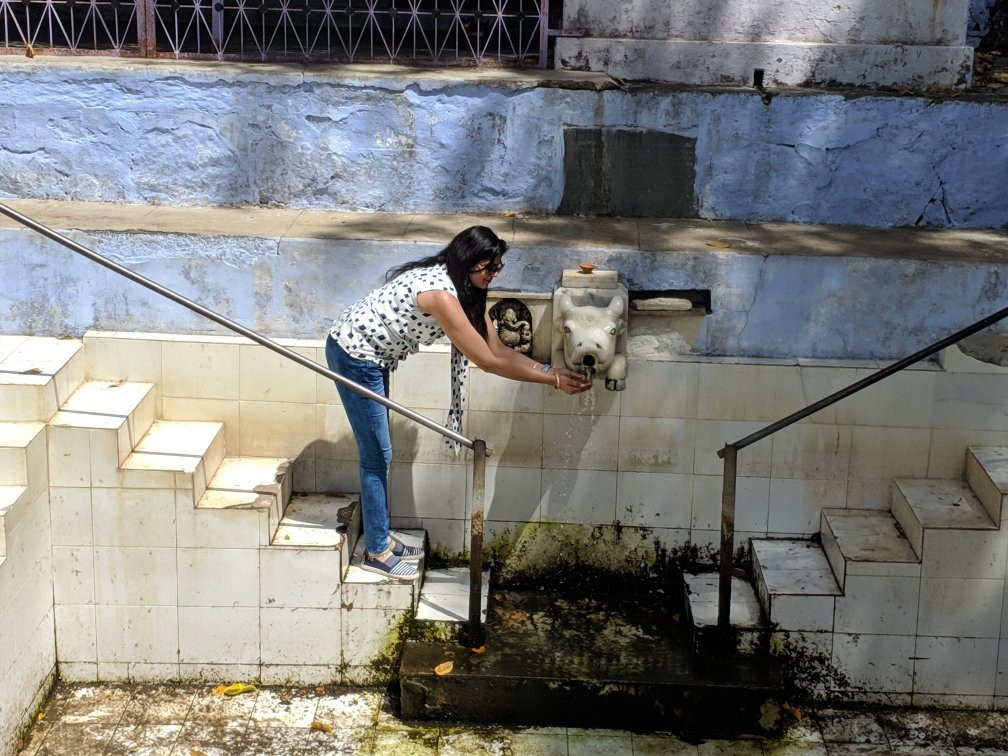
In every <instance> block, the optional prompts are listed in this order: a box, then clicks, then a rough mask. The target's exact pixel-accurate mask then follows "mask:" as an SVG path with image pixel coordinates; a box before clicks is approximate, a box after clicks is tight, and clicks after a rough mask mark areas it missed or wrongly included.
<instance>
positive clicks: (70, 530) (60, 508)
mask: <svg viewBox="0 0 1008 756" xmlns="http://www.w3.org/2000/svg"><path fill="white" fill-rule="evenodd" d="M49 509H50V511H51V512H52V540H53V545H54V546H89V545H91V544H92V543H93V542H94V541H93V538H92V536H91V489H90V488H60V487H56V486H54V487H51V488H50V489H49Z"/></svg>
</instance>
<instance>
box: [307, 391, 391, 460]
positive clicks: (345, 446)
mask: <svg viewBox="0 0 1008 756" xmlns="http://www.w3.org/2000/svg"><path fill="white" fill-rule="evenodd" d="M317 436H318V440H317V441H316V442H315V457H316V458H317V459H339V460H354V461H356V460H357V459H358V453H357V441H356V440H355V439H354V434H353V430H352V429H351V428H350V421H349V420H348V419H347V415H346V411H345V410H344V409H343V405H341V404H320V405H319V406H318V433H317ZM394 445H395V444H394V443H393V447H394Z"/></svg>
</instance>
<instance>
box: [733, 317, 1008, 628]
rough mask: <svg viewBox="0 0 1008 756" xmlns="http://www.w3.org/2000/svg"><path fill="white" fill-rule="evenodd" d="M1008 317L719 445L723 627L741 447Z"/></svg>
mask: <svg viewBox="0 0 1008 756" xmlns="http://www.w3.org/2000/svg"><path fill="white" fill-rule="evenodd" d="M1006 317H1008V307H1005V308H1004V309H1001V310H998V311H997V312H995V313H994V314H992V315H988V316H987V317H985V318H983V319H981V320H978V321H976V322H975V323H973V324H972V325H970V326H967V327H966V328H963V329H962V330H961V331H957V332H956V333H954V334H952V335H951V336H946V337H945V338H944V339H942V340H941V341H936V342H935V343H934V344H932V345H931V346H928V347H925V348H924V349H921V350H920V351H917V352H914V353H913V354H911V355H910V356H909V357H904V358H903V359H902V360H899V361H898V362H894V363H893V364H892V365H889V366H888V367H885V368H882V369H881V370H878V371H876V372H874V373H872V374H871V375H869V376H866V377H865V378H862V379H861V380H860V381H856V382H854V383H852V384H851V385H849V386H847V387H846V388H842V389H840V390H839V391H835V392H833V393H832V394H830V395H829V396H827V397H824V398H822V399H820V400H819V401H817V402H813V403H812V404H810V405H808V406H807V407H805V408H803V409H800V410H798V411H797V412H792V413H791V414H790V415H788V416H787V417H784V418H781V419H780V420H778V421H776V422H774V423H771V424H770V425H768V426H766V427H765V428H761V429H760V430H758V431H756V432H755V433H750V434H749V435H748V436H746V437H745V438H741V439H739V440H738V441H735V442H734V443H730V444H725V446H724V448H723V449H718V452H717V455H718V457H720V458H722V459H723V460H724V472H723V482H722V488H721V552H720V554H719V561H718V572H719V576H718V627H719V628H720V629H721V630H727V629H728V627H730V625H731V571H732V554H733V551H734V548H735V543H734V541H735V489H736V477H737V470H738V462H737V455H738V451H739V449H744V448H745V447H747V446H749V445H750V444H753V443H755V442H757V441H759V440H760V439H763V438H766V437H767V436H770V435H772V434H774V433H776V432H777V431H779V430H782V429H783V428H786V427H788V426H789V425H792V424H794V423H797V422H798V421H799V420H803V419H804V418H806V417H808V416H809V415H813V414H815V413H816V412H818V411H819V410H821V409H825V408H826V407H829V406H830V405H831V404H835V403H836V402H839V401H840V400H841V399H845V398H847V397H848V396H850V395H851V394H856V393H857V392H859V391H861V390H862V389H865V388H867V387H868V386H871V385H872V384H873V383H878V382H879V381H881V380H883V379H884V378H888V377H889V376H890V375H892V374H893V373H898V372H899V371H901V370H904V369H905V368H907V367H909V366H910V365H912V364H914V363H915V362H920V361H921V360H923V359H924V358H926V357H930V356H931V355H933V354H937V353H938V352H940V351H941V350H942V349H945V348H946V347H948V346H951V345H952V344H955V343H956V342H958V341H962V340H963V339H964V338H966V337H967V336H971V335H973V334H974V333H977V332H978V331H982V330H983V329H984V328H988V327H989V326H991V325H993V324H994V323H997V322H998V321H999V320H1004V319H1005V318H1006Z"/></svg>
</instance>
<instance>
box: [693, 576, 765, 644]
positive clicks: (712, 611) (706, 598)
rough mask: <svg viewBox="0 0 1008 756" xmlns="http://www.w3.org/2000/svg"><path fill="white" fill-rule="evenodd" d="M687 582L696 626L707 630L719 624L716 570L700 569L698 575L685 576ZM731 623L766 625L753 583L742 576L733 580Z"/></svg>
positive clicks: (750, 626)
mask: <svg viewBox="0 0 1008 756" xmlns="http://www.w3.org/2000/svg"><path fill="white" fill-rule="evenodd" d="M683 578H684V580H685V582H686V593H687V596H686V597H687V600H688V603H687V609H688V611H689V614H690V618H691V620H692V622H693V627H695V628H697V629H705V628H712V627H717V624H718V584H719V582H720V578H719V576H718V573H716V572H701V573H699V574H697V575H690V574H686V575H683ZM730 618H731V625H732V627H734V628H736V629H743V630H753V629H761V628H764V627H765V625H764V623H763V619H762V616H761V614H760V607H759V601H757V599H756V593H755V591H753V587H752V585H750V584H749V582H748V581H747V580H744V579H743V578H740V577H732V579H731V610H730Z"/></svg>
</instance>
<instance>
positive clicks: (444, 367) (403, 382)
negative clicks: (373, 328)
mask: <svg viewBox="0 0 1008 756" xmlns="http://www.w3.org/2000/svg"><path fill="white" fill-rule="evenodd" d="M472 377H473V376H472V372H471V371H470V376H469V378H470V379H472ZM481 377H482V376H481ZM467 383H468V381H467ZM390 395H391V398H392V399H394V400H395V401H397V402H399V404H402V405H405V406H406V407H410V408H412V409H416V410H422V409H437V410H447V409H448V407H450V406H451V355H450V354H448V353H438V352H420V353H418V354H411V355H410V356H409V357H408V358H407V359H405V360H403V361H402V362H401V363H399V367H397V368H396V369H395V371H394V372H393V373H392V390H391V392H390ZM424 414H434V413H424Z"/></svg>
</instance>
